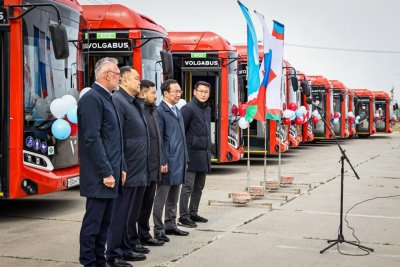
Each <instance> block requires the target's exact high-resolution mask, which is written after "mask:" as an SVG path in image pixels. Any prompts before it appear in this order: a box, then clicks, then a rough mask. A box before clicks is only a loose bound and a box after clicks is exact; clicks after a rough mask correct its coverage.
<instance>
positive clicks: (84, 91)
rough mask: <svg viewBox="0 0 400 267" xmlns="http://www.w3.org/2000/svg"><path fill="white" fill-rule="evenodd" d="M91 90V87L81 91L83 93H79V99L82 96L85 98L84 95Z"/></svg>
mask: <svg viewBox="0 0 400 267" xmlns="http://www.w3.org/2000/svg"><path fill="white" fill-rule="evenodd" d="M89 90H90V87H85V88H83V89H82V90H81V92H80V93H79V99H81V98H82V96H83V95H84V94H86V93H87V92H88V91H89Z"/></svg>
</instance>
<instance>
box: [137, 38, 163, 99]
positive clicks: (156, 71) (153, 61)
mask: <svg viewBox="0 0 400 267" xmlns="http://www.w3.org/2000/svg"><path fill="white" fill-rule="evenodd" d="M154 37H165V36H163V35H161V34H160V33H157V32H153V31H146V30H143V31H142V38H154ZM145 41H147V40H144V41H143V42H145ZM163 45H164V40H163V39H161V38H157V39H151V40H149V41H148V42H147V43H146V44H145V45H143V46H142V79H146V80H150V81H152V82H154V83H155V84H156V88H157V89H158V91H159V92H160V93H161V83H162V76H163V72H162V65H161V56H160V51H161V50H163ZM160 100H161V94H160V95H159V100H158V101H160Z"/></svg>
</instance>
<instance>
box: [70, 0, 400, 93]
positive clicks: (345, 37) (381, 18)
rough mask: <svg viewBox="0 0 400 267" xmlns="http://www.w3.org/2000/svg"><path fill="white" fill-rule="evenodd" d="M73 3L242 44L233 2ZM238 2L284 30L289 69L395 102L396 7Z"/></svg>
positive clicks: (399, 46)
mask: <svg viewBox="0 0 400 267" xmlns="http://www.w3.org/2000/svg"><path fill="white" fill-rule="evenodd" d="M78 1H79V2H80V3H81V4H94V3H103V4H107V3H113V4H114V3H120V4H123V5H125V6H128V7H130V8H132V9H134V10H135V11H138V12H139V13H142V14H144V15H146V16H148V17H150V18H151V19H153V20H154V21H156V22H157V23H158V24H160V25H162V26H163V27H164V28H166V29H167V30H168V31H213V32H215V33H218V34H219V35H221V36H222V37H224V38H225V39H227V40H228V41H229V42H230V43H231V44H243V43H246V21H245V19H244V17H243V15H242V13H241V11H240V9H239V6H238V4H237V2H236V0H201V1H200V0H196V1H195V0H169V1H165V0H141V1H139V0H78ZM242 2H243V3H244V4H245V5H246V6H247V7H248V8H249V9H250V10H254V9H256V10H257V11H258V12H260V13H262V14H264V16H265V19H266V22H267V25H268V26H269V27H270V30H271V28H272V19H275V20H277V21H279V22H281V23H283V24H284V25H285V49H284V57H285V59H287V60H288V61H289V62H290V63H291V64H292V65H293V66H294V67H295V68H297V69H299V70H301V71H303V72H305V73H306V74H308V75H324V76H325V77H327V78H328V79H337V80H341V81H342V82H343V83H344V84H345V85H346V86H347V87H349V88H368V89H371V90H384V91H389V90H390V89H391V88H392V86H394V87H395V99H397V100H400V1H398V0H380V1H376V0H330V1H327V0H325V1H324V0H302V1H299V0H281V1H277V0H258V1H256V0H243V1H242ZM253 23H254V24H255V26H256V31H257V36H258V39H259V40H261V39H262V29H261V27H260V25H259V23H258V21H257V20H255V19H254V20H253ZM307 47H309V48H307ZM312 47H314V48H312ZM315 47H317V48H333V49H317V48H315Z"/></svg>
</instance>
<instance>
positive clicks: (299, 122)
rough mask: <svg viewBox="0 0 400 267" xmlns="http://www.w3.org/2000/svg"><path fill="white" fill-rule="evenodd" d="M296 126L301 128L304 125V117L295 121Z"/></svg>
mask: <svg viewBox="0 0 400 267" xmlns="http://www.w3.org/2000/svg"><path fill="white" fill-rule="evenodd" d="M294 124H296V125H297V126H300V125H302V124H303V118H302V117H297V118H295V119H294Z"/></svg>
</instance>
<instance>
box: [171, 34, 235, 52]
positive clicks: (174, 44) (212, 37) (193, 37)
mask: <svg viewBox="0 0 400 267" xmlns="http://www.w3.org/2000/svg"><path fill="white" fill-rule="evenodd" d="M168 39H169V40H170V45H171V51H172V52H174V51H236V48H235V47H234V46H232V45H231V44H230V43H229V42H228V41H227V40H226V39H224V38H223V37H221V36H220V35H218V34H216V33H213V32H168Z"/></svg>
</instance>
